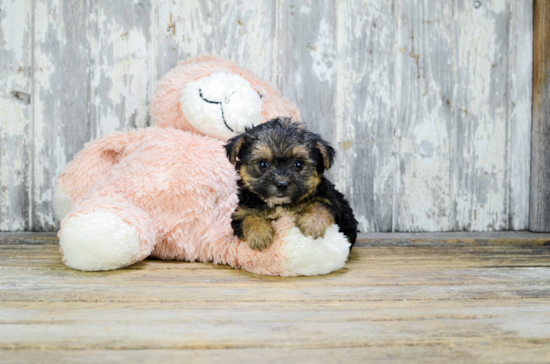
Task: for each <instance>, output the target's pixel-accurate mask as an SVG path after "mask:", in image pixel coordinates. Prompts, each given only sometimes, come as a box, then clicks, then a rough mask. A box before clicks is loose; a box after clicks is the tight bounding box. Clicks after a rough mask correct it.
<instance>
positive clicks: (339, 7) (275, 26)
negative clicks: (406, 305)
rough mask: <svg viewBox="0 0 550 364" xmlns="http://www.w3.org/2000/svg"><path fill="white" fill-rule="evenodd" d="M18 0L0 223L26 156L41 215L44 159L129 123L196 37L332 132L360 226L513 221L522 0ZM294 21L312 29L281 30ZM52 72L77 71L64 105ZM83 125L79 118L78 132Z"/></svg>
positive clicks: (62, 156)
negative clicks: (85, 0) (90, 4)
mask: <svg viewBox="0 0 550 364" xmlns="http://www.w3.org/2000/svg"><path fill="white" fill-rule="evenodd" d="M31 3H33V2H31V1H30V0H17V1H14V0H4V1H2V6H1V8H2V13H1V14H2V16H3V17H2V19H1V21H0V32H1V34H2V38H1V42H0V61H3V62H5V63H6V64H9V65H10V66H9V67H6V68H1V69H0V86H1V87H0V114H1V115H0V140H1V141H2V144H1V146H0V148H2V149H1V150H0V160H1V161H2V163H1V165H0V173H1V175H0V184H1V186H0V187H1V190H0V196H1V197H0V198H1V200H0V212H1V216H2V219H1V220H0V230H8V229H15V230H17V229H23V228H25V224H26V222H25V218H26V217H25V216H22V215H21V214H24V213H26V211H27V208H28V207H27V206H24V207H20V206H16V204H17V203H19V202H18V201H20V197H21V193H23V195H24V194H25V193H27V192H25V191H26V188H27V185H26V184H27V183H28V181H27V179H28V178H29V176H27V174H30V175H31V176H32V179H33V181H34V189H33V190H32V192H31V195H32V199H33V200H34V208H35V210H36V211H35V218H36V224H35V225H36V226H39V227H43V228H50V226H55V222H54V220H53V215H52V214H51V211H50V210H51V209H50V207H49V206H50V203H51V198H52V185H53V177H54V176H55V174H58V173H60V172H61V170H62V168H63V166H64V165H65V163H67V161H68V160H69V159H70V157H71V156H72V155H73V154H74V153H75V152H76V151H77V150H72V149H71V148H73V149H75V148H76V147H75V145H76V146H78V145H79V143H80V144H83V143H84V142H86V141H88V140H89V139H92V138H94V137H97V136H100V135H105V134H108V133H111V132H113V131H115V130H127V129H128V128H130V127H134V126H137V127H143V126H145V125H146V123H147V121H148V120H147V118H148V115H147V107H148V103H149V101H150V98H151V95H152V94H153V92H154V90H155V85H156V82H157V78H158V77H162V76H163V74H164V73H165V72H166V71H168V70H169V69H171V68H172V67H174V66H175V65H176V63H177V62H178V61H180V60H183V59H186V58H188V57H191V56H195V55H199V54H206V53H213V54H217V55H220V56H222V57H224V58H228V59H231V60H233V61H235V62H237V63H239V64H240V65H242V66H244V67H246V68H249V69H250V70H252V71H253V72H255V73H256V74H258V75H259V76H260V77H262V78H264V79H266V80H268V81H269V82H271V83H272V84H274V85H277V86H278V87H280V88H282V90H283V91H284V94H285V96H289V97H290V98H291V101H293V102H296V103H297V104H298V105H299V106H300V108H301V112H302V115H304V116H305V118H306V119H308V120H307V121H308V122H310V124H312V125H314V126H315V127H316V128H318V130H319V131H321V132H323V134H324V135H326V136H327V137H329V138H332V140H331V141H332V142H333V144H334V146H335V147H336V149H337V150H338V153H339V156H338V159H337V163H336V165H335V166H334V167H333V170H332V171H331V176H332V178H334V182H335V183H336V185H337V187H338V188H339V189H341V190H342V191H344V192H345V193H346V194H347V196H348V197H349V198H350V200H351V201H352V203H353V204H354V206H356V212H357V218H358V220H359V222H360V225H361V230H362V231H377V230H384V229H385V230H388V229H391V228H392V227H393V228H395V229H398V230H401V231H440V230H453V229H460V230H487V229H489V230H499V229H507V228H514V229H523V228H525V227H526V226H527V223H528V212H529V204H528V199H529V173H530V170H529V162H530V133H531V129H530V122H531V115H530V111H531V94H530V90H531V66H532V59H531V58H530V56H529V55H531V54H532V33H530V32H532V23H531V19H532V13H530V11H532V4H528V3H529V2H513V1H511V0H487V1H480V2H479V6H475V2H469V3H461V2H459V3H456V4H454V5H453V4H451V3H446V2H433V4H432V3H430V5H431V6H429V7H426V6H421V5H425V4H424V3H422V4H421V3H420V2H419V1H418V0H406V1H399V2H391V1H388V0H386V1H379V0H349V1H345V2H344V1H337V2H336V3H335V5H327V4H328V3H327V4H324V3H319V4H313V3H299V4H297V5H296V4H293V6H294V7H295V8H291V7H290V5H291V3H290V2H288V1H284V0H283V1H279V2H269V1H262V0H249V1H238V2H233V1H229V0H223V1H215V2H214V1H206V2H204V1H202V0H189V1H185V3H183V2H181V1H179V0H177V1H165V0H152V4H151V3H149V1H147V0H145V1H139V0H123V1H121V2H115V3H113V2H109V1H103V0H100V1H98V2H97V7H95V8H94V9H93V10H92V11H91V12H90V9H87V8H86V7H84V6H83V5H82V3H79V2H76V1H74V0H35V1H34V4H35V7H34V9H31ZM392 4H394V6H395V8H392ZM313 5H315V6H313ZM78 6H81V8H78ZM148 6H149V7H148ZM333 6H335V8H334V7H333ZM77 8H78V9H84V10H81V11H83V12H86V14H84V15H83V14H82V13H78V14H77V13H75V11H76V10H75V9H77ZM68 9H71V13H70V16H80V18H78V19H79V20H78V19H76V18H75V20H74V21H75V22H76V21H78V22H79V26H80V27H84V28H78V29H87V30H85V31H84V32H83V33H82V34H80V35H79V37H80V38H74V34H73V30H74V29H77V28H74V29H73V28H71V27H70V26H74V25H75V24H66V23H65V20H66V19H67V16H68V13H66V12H67V11H68ZM334 9H336V11H334ZM31 10H32V11H34V15H35V22H34V30H33V32H34V37H35V43H36V46H35V48H34V49H33V52H34V64H35V69H34V70H30V71H34V84H35V90H34V93H33V94H32V95H31V99H32V104H31V105H26V104H25V103H24V102H20V101H18V100H16V99H15V98H14V97H13V96H12V95H11V94H10V92H11V91H19V92H23V93H28V94H30V93H31V89H30V78H29V74H30V73H31V72H29V67H30V48H29V44H30V29H31V28H30V25H29V26H27V27H24V26H22V24H30V19H31V14H32V13H31ZM88 12H89V13H88ZM396 17H397V18H396ZM83 19H85V21H83ZM506 24H510V32H509V36H510V38H509V39H507V37H508V34H506V33H504V32H503V29H507V28H506ZM304 28H307V29H312V30H311V31H297V30H300V29H304ZM21 29H27V31H21ZM78 29H77V30H78ZM71 42H75V43H74V44H73V43H71ZM506 42H508V43H506ZM336 47H337V49H336ZM63 52H73V53H63ZM60 54H63V56H61V55H60ZM526 55H527V56H526ZM67 56H73V57H75V62H76V63H77V62H84V63H85V62H88V60H89V65H88V66H87V68H82V69H78V72H79V73H78V74H74V77H75V79H77V80H78V82H77V83H78V85H76V84H75V85H67V84H66V83H67V82H68V81H67V79H64V78H63V75H64V74H66V72H67V69H66V67H71V65H72V64H73V62H63V61H64V59H63V57H67ZM2 57H4V58H2ZM86 57H89V59H88V58H86ZM6 60H7V61H6ZM9 62H12V63H9ZM15 64H21V65H22V66H23V67H22V68H21V70H18V68H19V67H15V66H14V65H15ZM2 72H3V73H2ZM69 81H71V80H70V79H69ZM88 81H89V82H90V83H87V82H88ZM69 83H70V82H69ZM65 87H73V88H75V87H77V88H78V89H71V90H70V91H69V92H71V94H70V95H74V94H76V93H78V95H82V96H79V97H88V96H87V94H88V92H91V95H90V100H89V104H88V108H87V109H86V110H82V108H80V109H78V112H79V113H80V114H78V115H74V113H72V111H71V112H70V113H69V114H67V115H66V114H63V112H65V111H64V110H72V109H70V107H69V106H67V104H66V97H67V95H66V94H64V93H63V91H64V88H65ZM85 87H89V88H90V90H87V89H86V90H84V88H85ZM506 87H508V89H506ZM59 93H60V94H59ZM70 95H69V96H70ZM508 97H509V98H508ZM75 100H76V101H78V100H82V99H78V98H76V99H75ZM75 100H72V101H70V102H73V101H75ZM447 100H448V103H447ZM33 108H34V115H35V117H34V129H33V130H32V132H33V134H34V141H33V143H32V146H30V145H28V141H29V134H30V130H29V126H30V125H31V122H30V121H31V114H32V110H33ZM73 119H74V120H73ZM82 128H91V130H89V133H88V134H86V133H82V134H78V132H80V131H82ZM69 129H70V130H69ZM71 133H75V136H74V137H73V135H72V134H71ZM76 134H78V135H76ZM6 145H8V146H9V149H8V147H5V146H6ZM71 145H72V146H71ZM15 146H18V147H17V148H16V147H15ZM31 149H32V150H33V151H34V154H33V155H32V156H30V157H29V156H28V153H29V151H30V150H31ZM29 158H33V163H30V160H29ZM6 161H9V163H6ZM31 165H34V169H33V170H32V171H30V170H29V168H30V166H31ZM5 216H9V218H8V219H6V218H5Z"/></svg>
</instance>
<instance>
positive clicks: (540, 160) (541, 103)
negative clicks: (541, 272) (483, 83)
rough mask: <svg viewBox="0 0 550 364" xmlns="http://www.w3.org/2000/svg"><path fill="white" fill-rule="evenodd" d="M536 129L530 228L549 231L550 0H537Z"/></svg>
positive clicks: (535, 48)
mask: <svg viewBox="0 0 550 364" xmlns="http://www.w3.org/2000/svg"><path fill="white" fill-rule="evenodd" d="M534 10H535V16H534V27H533V28H534V42H533V48H534V49H533V51H534V52H533V56H534V58H535V59H534V70H533V130H532V136H533V137H532V145H533V147H532V153H531V170H532V171H533V172H532V175H531V208H530V212H531V215H530V221H529V222H530V223H529V228H530V229H531V230H533V231H550V158H549V156H550V2H548V1H544V0H535V2H534Z"/></svg>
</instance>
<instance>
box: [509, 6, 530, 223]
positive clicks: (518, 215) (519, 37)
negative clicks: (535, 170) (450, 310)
mask: <svg viewBox="0 0 550 364" xmlns="http://www.w3.org/2000/svg"><path fill="white" fill-rule="evenodd" d="M510 16H511V18H510V31H509V36H508V37H509V38H508V60H507V62H508V76H507V77H508V98H509V100H508V103H509V106H508V123H509V132H508V139H509V140H508V148H509V153H508V155H509V160H508V163H509V165H508V173H509V179H510V182H509V186H510V192H509V201H508V215H509V216H508V219H509V222H508V228H509V229H510V230H527V229H529V190H530V182H531V181H530V176H531V122H530V120H531V119H532V105H533V77H532V75H533V2H532V1H511V2H510Z"/></svg>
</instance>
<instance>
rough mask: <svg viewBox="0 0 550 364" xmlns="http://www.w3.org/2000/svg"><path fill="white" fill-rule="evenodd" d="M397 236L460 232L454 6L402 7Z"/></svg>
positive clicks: (417, 4)
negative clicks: (455, 190) (455, 168)
mask: <svg viewBox="0 0 550 364" xmlns="http://www.w3.org/2000/svg"><path fill="white" fill-rule="evenodd" d="M397 12H398V13H397V14H398V15H397V16H398V26H397V28H398V34H397V47H398V52H397V55H396V58H397V61H396V62H397V64H396V67H397V71H396V72H397V76H396V83H397V86H396V95H397V99H398V102H399V103H398V104H397V111H396V116H395V118H396V120H395V123H396V127H395V128H396V131H395V133H396V135H395V143H396V146H395V153H396V155H397V167H396V174H397V175H396V179H397V180H396V186H395V191H394V193H395V196H394V206H393V208H394V211H395V213H394V223H393V229H394V231H422V230H429V231H445V230H454V218H455V216H454V214H453V210H454V209H453V207H454V206H453V196H452V181H453V175H452V168H453V155H454V152H453V150H454V145H453V144H454V143H453V135H454V130H453V122H452V117H453V113H454V111H453V109H454V103H455V97H454V96H455V95H454V88H455V85H456V79H455V70H454V65H455V64H456V47H455V44H454V41H455V36H456V33H455V31H456V28H455V27H449V24H452V23H453V22H454V19H453V4H452V3H451V2H445V1H441V2H437V3H435V4H434V3H432V2H427V1H419V2H411V1H407V2H402V3H400V4H399V5H398V6H397Z"/></svg>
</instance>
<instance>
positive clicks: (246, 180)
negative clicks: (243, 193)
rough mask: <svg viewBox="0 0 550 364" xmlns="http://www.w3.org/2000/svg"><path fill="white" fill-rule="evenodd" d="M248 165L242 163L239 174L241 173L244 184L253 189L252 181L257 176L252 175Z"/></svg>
mask: <svg viewBox="0 0 550 364" xmlns="http://www.w3.org/2000/svg"><path fill="white" fill-rule="evenodd" d="M246 168H247V167H246V165H242V166H241V168H240V169H239V174H240V175H241V180H242V181H243V183H244V186H245V187H246V188H247V189H249V190H250V189H251V186H252V183H251V182H253V181H254V180H255V178H254V177H252V176H251V175H250V173H248V171H247V169H246Z"/></svg>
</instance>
